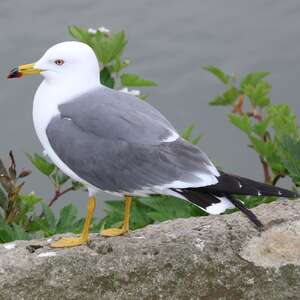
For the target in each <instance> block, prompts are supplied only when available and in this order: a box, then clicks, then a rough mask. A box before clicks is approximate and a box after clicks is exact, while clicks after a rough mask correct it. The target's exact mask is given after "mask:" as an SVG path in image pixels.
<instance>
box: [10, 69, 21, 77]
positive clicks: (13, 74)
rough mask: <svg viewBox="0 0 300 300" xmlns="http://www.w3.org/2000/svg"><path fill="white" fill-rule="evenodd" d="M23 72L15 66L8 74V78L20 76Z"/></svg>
mask: <svg viewBox="0 0 300 300" xmlns="http://www.w3.org/2000/svg"><path fill="white" fill-rule="evenodd" d="M22 75H23V74H22V73H21V72H20V71H19V68H13V69H12V70H11V71H10V72H9V74H8V75H7V78H8V79H11V78H20V77H22Z"/></svg>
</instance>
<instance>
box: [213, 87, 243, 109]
mask: <svg viewBox="0 0 300 300" xmlns="http://www.w3.org/2000/svg"><path fill="white" fill-rule="evenodd" d="M239 95H240V92H239V90H238V89H236V88H235V87H233V86H232V87H230V88H229V89H228V90H226V91H225V92H224V93H223V95H222V96H217V97H215V98H214V99H213V100H212V101H210V102H209V104H210V105H232V104H233V103H234V102H235V101H236V100H237V97H238V96H239Z"/></svg>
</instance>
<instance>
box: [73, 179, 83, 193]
mask: <svg viewBox="0 0 300 300" xmlns="http://www.w3.org/2000/svg"><path fill="white" fill-rule="evenodd" d="M72 187H73V189H74V190H75V191H77V190H80V189H82V188H84V185H83V184H82V183H80V182H78V181H72Z"/></svg>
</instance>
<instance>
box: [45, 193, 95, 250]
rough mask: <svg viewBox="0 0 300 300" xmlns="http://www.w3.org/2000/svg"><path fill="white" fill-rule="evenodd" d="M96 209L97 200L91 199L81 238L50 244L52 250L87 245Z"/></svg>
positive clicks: (64, 239)
mask: <svg viewBox="0 0 300 300" xmlns="http://www.w3.org/2000/svg"><path fill="white" fill-rule="evenodd" d="M95 207H96V198H95V197H90V198H89V200H88V207H87V214H86V218H85V221H84V225H83V230H82V233H81V235H80V236H79V237H70V238H65V237H62V238H61V239H59V240H58V241H56V242H53V243H51V244H50V247H51V248H65V247H74V246H80V245H82V244H85V243H86V242H87V241H88V238H89V229H90V225H91V222H92V218H93V214H94V211H95Z"/></svg>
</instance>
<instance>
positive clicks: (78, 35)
mask: <svg viewBox="0 0 300 300" xmlns="http://www.w3.org/2000/svg"><path fill="white" fill-rule="evenodd" d="M68 29H69V33H70V35H71V36H72V37H73V38H75V39H76V40H77V41H79V42H83V43H87V44H90V39H91V34H90V33H88V32H87V30H85V29H84V28H80V27H78V26H69V27H68Z"/></svg>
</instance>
